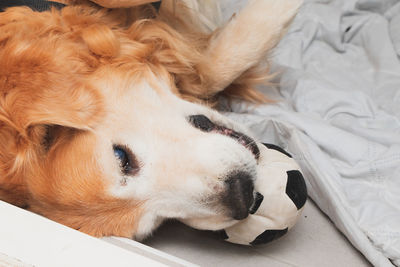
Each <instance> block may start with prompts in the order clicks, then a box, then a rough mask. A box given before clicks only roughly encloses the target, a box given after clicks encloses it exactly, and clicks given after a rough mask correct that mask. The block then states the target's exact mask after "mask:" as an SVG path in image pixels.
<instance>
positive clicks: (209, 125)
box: [189, 115, 216, 132]
mask: <svg viewBox="0 0 400 267" xmlns="http://www.w3.org/2000/svg"><path fill="white" fill-rule="evenodd" d="M189 122H190V123H191V124H192V125H193V126H194V127H196V128H198V129H200V130H202V131H204V132H210V131H212V130H213V129H214V128H215V126H216V125H215V124H214V123H213V122H212V121H211V120H210V119H209V118H207V117H206V116H204V115H192V116H189Z"/></svg>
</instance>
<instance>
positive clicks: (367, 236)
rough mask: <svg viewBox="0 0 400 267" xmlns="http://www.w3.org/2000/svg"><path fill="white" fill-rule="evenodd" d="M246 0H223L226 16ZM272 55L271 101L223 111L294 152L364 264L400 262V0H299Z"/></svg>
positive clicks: (232, 105) (262, 137)
mask: <svg viewBox="0 0 400 267" xmlns="http://www.w3.org/2000/svg"><path fill="white" fill-rule="evenodd" d="M277 1H281V0H277ZM244 2H246V0H239V1H228V0H226V1H223V2H222V3H223V5H222V11H223V14H224V16H225V17H229V16H230V15H231V14H232V12H234V11H235V9H238V8H239V7H240V6H241V5H242V4H243V3H244ZM273 61H274V69H275V70H276V71H279V72H280V73H281V75H280V77H279V79H277V81H276V82H277V83H278V84H279V86H277V88H261V89H260V90H263V91H265V93H266V94H268V95H269V96H270V97H273V98H274V99H276V100H278V101H277V102H276V104H273V105H270V104H269V105H261V106H255V105H251V104H248V103H243V102H234V103H230V104H229V105H228V108H229V110H230V112H227V113H226V114H227V115H228V116H229V117H231V118H232V119H234V120H236V121H240V122H242V123H244V124H246V125H247V126H249V127H250V128H251V129H252V131H253V132H254V134H255V135H256V136H257V137H258V138H259V139H260V140H261V141H265V142H274V143H276V144H278V145H280V146H282V147H284V148H286V149H287V150H289V151H290V152H291V153H292V154H294V156H295V158H296V159H297V160H298V161H299V163H300V165H301V167H302V169H303V172H304V173H305V176H306V178H307V181H308V188H309V194H310V196H311V197H312V198H313V199H314V200H315V201H316V203H317V204H318V205H319V207H320V208H321V209H322V210H323V211H324V212H325V213H326V214H327V215H328V216H329V217H330V218H331V219H332V221H333V222H334V223H335V225H336V226H337V227H338V228H339V229H340V230H341V231H342V232H343V233H344V234H345V235H346V236H347V238H348V239H349V240H350V241H351V242H352V244H353V245H354V246H355V247H356V248H357V249H359V250H360V251H361V252H362V253H363V254H364V255H365V256H366V257H367V259H368V260H369V261H370V262H371V263H373V264H374V265H375V266H392V264H395V265H398V266H400V0H325V1H322V0H320V1H316V0H308V1H307V0H306V1H305V4H304V6H303V8H302V9H301V11H300V14H299V15H298V17H297V18H296V20H295V22H294V24H293V25H292V26H291V28H290V31H289V33H288V34H287V36H286V37H285V38H284V39H283V41H282V42H281V44H280V45H279V47H278V48H277V49H276V50H275V51H274V55H273ZM316 238H317V237H316Z"/></svg>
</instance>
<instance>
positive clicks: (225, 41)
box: [199, 0, 302, 94]
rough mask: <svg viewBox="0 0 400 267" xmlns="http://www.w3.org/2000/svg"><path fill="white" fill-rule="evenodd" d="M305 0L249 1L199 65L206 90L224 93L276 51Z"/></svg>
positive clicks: (218, 34)
mask: <svg viewBox="0 0 400 267" xmlns="http://www.w3.org/2000/svg"><path fill="white" fill-rule="evenodd" d="M301 4H302V0H250V1H249V3H248V4H247V6H246V7H245V8H244V9H243V10H241V11H240V12H239V13H238V14H237V15H233V16H232V18H231V20H230V21H229V22H228V23H227V24H226V25H225V26H224V27H223V28H222V29H219V30H217V31H216V32H215V33H214V34H213V37H212V38H211V39H210V42H209V45H208V47H207V49H206V51H205V54H204V57H203V61H202V62H201V63H200V64H199V70H200V73H201V75H202V77H203V79H204V82H205V88H207V90H209V92H210V93H211V94H216V93H218V92H221V91H222V90H224V89H225V88H226V87H228V86H229V85H230V84H231V83H232V82H234V81H235V80H236V79H238V78H239V77H240V76H241V75H242V74H244V73H245V72H246V71H248V70H250V69H251V68H253V67H255V66H257V65H258V64H259V63H260V61H262V60H263V59H265V58H266V56H267V54H268V52H270V51H271V50H272V48H274V47H275V46H276V45H277V44H278V42H279V40H280V38H281V36H282V35H283V34H284V33H285V31H286V29H287V27H288V25H289V24H290V22H291V21H292V19H293V18H294V16H295V15H296V13H297V10H298V8H299V7H300V5H301Z"/></svg>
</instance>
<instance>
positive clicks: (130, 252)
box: [0, 201, 195, 267]
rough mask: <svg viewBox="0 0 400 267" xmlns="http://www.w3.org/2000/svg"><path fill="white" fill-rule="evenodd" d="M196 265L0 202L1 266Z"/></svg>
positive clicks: (131, 242) (134, 243)
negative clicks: (82, 231) (87, 231)
mask: <svg viewBox="0 0 400 267" xmlns="http://www.w3.org/2000/svg"><path fill="white" fill-rule="evenodd" d="M7 265H9V266H23V267H25V266H35V267H46V266H51V267H53V266H74V267H75V266H85V267H86V266H96V267H102V266H107V267H109V266H110V267H119V266H146V267H147V266H195V265H193V264H191V263H189V262H186V261H184V260H181V259H179V258H176V257H173V256H171V255H168V254H166V253H163V252H160V251H158V250H156V249H153V248H150V247H148V246H145V245H143V244H140V243H138V242H135V241H133V240H128V239H124V238H115V237H111V238H106V239H103V240H102V239H97V238H94V237H91V236H89V235H86V234H83V233H81V232H79V231H76V230H74V229H71V228H68V227H66V226H64V225H61V224H58V223H56V222H53V221H51V220H48V219H46V218H44V217H42V216H39V215H37V214H34V213H31V212H29V211H26V210H23V209H20V208H17V207H15V206H12V205H10V204H8V203H5V202H2V201H0V266H1V267H2V266H7Z"/></svg>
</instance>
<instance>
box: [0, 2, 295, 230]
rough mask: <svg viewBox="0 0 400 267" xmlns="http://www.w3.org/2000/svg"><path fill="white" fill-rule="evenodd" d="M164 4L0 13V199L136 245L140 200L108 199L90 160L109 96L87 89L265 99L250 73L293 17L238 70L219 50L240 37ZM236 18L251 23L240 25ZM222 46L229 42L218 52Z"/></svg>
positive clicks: (208, 99) (195, 98) (199, 98)
mask: <svg viewBox="0 0 400 267" xmlns="http://www.w3.org/2000/svg"><path fill="white" fill-rule="evenodd" d="M64 2H65V1H64ZM68 2H69V3H70V4H71V2H72V1H68ZM77 2H79V3H77ZM97 2H98V1H97ZM114 2H115V1H114ZM125 2H129V1H125ZM125 2H124V3H123V4H122V5H123V6H126V5H127V3H125ZM164 2H165V3H163V5H164V6H165V7H164V8H162V9H161V12H160V14H157V13H156V12H155V10H154V9H153V8H152V7H151V6H150V5H144V6H140V7H134V8H130V9H112V10H110V9H105V8H102V7H99V6H97V5H94V4H92V3H88V2H85V1H74V4H72V5H69V6H67V7H65V8H63V9H62V10H61V11H58V10H51V11H49V12H42V13H36V12H33V11H32V10H30V9H29V8H26V7H16V8H10V9H8V10H7V11H6V12H3V13H0V199H2V200H4V201H7V202H9V203H12V204H15V205H17V206H20V207H23V208H27V209H29V210H32V211H34V212H37V213H39V214H42V215H44V216H46V217H49V218H51V219H53V220H55V221H58V222H61V223H63V224H65V225H68V226H70V227H72V228H75V229H79V230H81V231H83V232H85V233H89V234H91V235H94V236H104V235H118V236H127V237H131V236H134V235H135V232H136V229H137V218H139V217H140V216H141V213H142V204H143V203H142V200H137V199H136V200H135V199H133V198H132V199H126V198H116V197H114V196H111V195H110V194H109V193H108V191H107V188H108V187H110V184H109V181H108V180H106V179H99V177H102V176H103V175H104V174H102V173H101V172H100V169H101V168H100V167H99V163H98V162H97V160H96V157H97V156H96V154H95V153H94V152H93V151H95V150H96V149H95V147H96V146H97V143H96V142H97V141H96V140H97V139H96V129H97V127H98V125H100V124H101V123H102V118H103V117H104V116H105V115H106V114H107V112H108V109H107V105H106V104H105V99H106V98H108V93H107V92H106V93H104V91H99V90H98V88H96V86H95V85H94V84H95V83H94V82H93V81H98V80H100V79H101V78H102V77H104V76H107V75H106V74H109V73H110V72H112V73H115V77H120V78H119V79H121V80H129V79H131V78H132V77H141V78H145V79H147V80H149V81H150V83H151V80H152V79H153V77H154V76H153V74H154V73H156V74H157V76H159V77H162V78H163V80H164V81H167V83H168V87H169V88H170V90H171V91H172V92H173V93H174V94H175V95H177V96H179V97H180V98H182V99H185V100H189V101H191V102H197V103H203V104H207V105H213V104H215V103H216V100H217V98H218V95H219V94H225V95H229V96H233V97H240V98H242V99H246V100H250V101H264V100H265V99H263V98H262V96H261V95H260V93H258V92H257V91H255V90H254V85H255V84H256V83H259V82H260V81H263V80H264V78H265V77H266V76H265V71H260V70H259V69H258V67H257V66H258V63H259V61H260V56H264V55H265V54H266V53H267V52H268V51H269V50H271V49H272V48H273V46H274V45H275V44H276V43H277V41H278V39H279V37H280V35H281V34H282V32H283V30H284V29H285V28H286V26H287V21H290V19H291V18H288V19H286V20H285V25H278V23H277V24H276V25H275V24H273V25H272V27H274V28H273V29H271V31H270V33H271V35H273V37H270V39H271V41H270V43H269V44H268V45H265V47H264V48H262V49H259V50H262V51H259V52H257V53H254V54H253V55H251V56H249V57H243V59H241V60H242V61H247V62H250V61H251V62H250V63H249V64H246V67H245V68H243V67H240V66H238V65H241V66H242V65H243V62H238V63H231V62H230V61H229V57H230V56H231V55H232V54H234V52H230V53H224V52H223V51H221V50H229V49H233V48H231V47H230V46H231V45H232V43H233V42H236V41H237V40H238V38H239V39H241V38H242V37H243V36H240V31H239V32H238V31H236V33H239V36H236V37H235V38H236V39H235V38H233V39H232V37H229V36H228V37H226V36H224V35H229V34H232V33H229V32H224V31H222V32H221V30H218V31H215V32H214V33H209V32H204V30H203V29H200V27H198V25H197V26H196V23H194V22H193V21H194V20H192V21H191V23H192V24H191V25H187V24H185V23H187V21H186V22H184V21H183V19H182V18H180V17H177V16H175V15H174V12H173V11H172V10H170V9H168V8H167V7H168V4H169V3H168V1H166V0H165V1H164ZM255 2H257V1H255ZM259 2H260V1H259ZM98 3H100V4H101V2H98ZM111 7H114V6H113V5H111ZM181 8H183V10H184V7H182V6H181ZM187 12H189V11H187ZM292 13H294V12H292ZM240 16H248V14H243V15H239V18H238V22H237V23H240V22H241V21H242V18H240ZM288 16H289V15H288ZM291 16H293V14H292V15H291ZM233 20H236V18H234V19H233ZM171 25H172V26H174V27H172V26H171ZM230 25H231V26H229V27H235V26H234V25H233V24H230ZM277 27H281V28H280V29H278V30H277V29H276V28H277ZM246 31H247V29H246ZM247 37H248V38H250V37H249V36H247ZM221 38H231V39H232V42H231V44H227V45H228V46H226V44H225V45H223V43H221V42H218V39H221ZM210 47H211V49H210ZM243 49H249V48H243ZM250 49H257V48H250ZM237 53H239V54H240V53H247V52H246V51H241V52H237ZM239 57H240V55H239ZM229 64H230V65H232V66H231V69H229V68H227V65H229ZM235 64H236V65H235ZM233 65H235V66H233ZM221 68H225V70H222V69H221ZM226 70H227V71H226ZM224 72H226V73H224ZM222 77H223V78H222ZM154 87H157V85H155V86H154ZM132 109H133V110H135V108H134V107H132ZM133 112H136V111H133ZM82 159H84V160H82Z"/></svg>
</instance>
